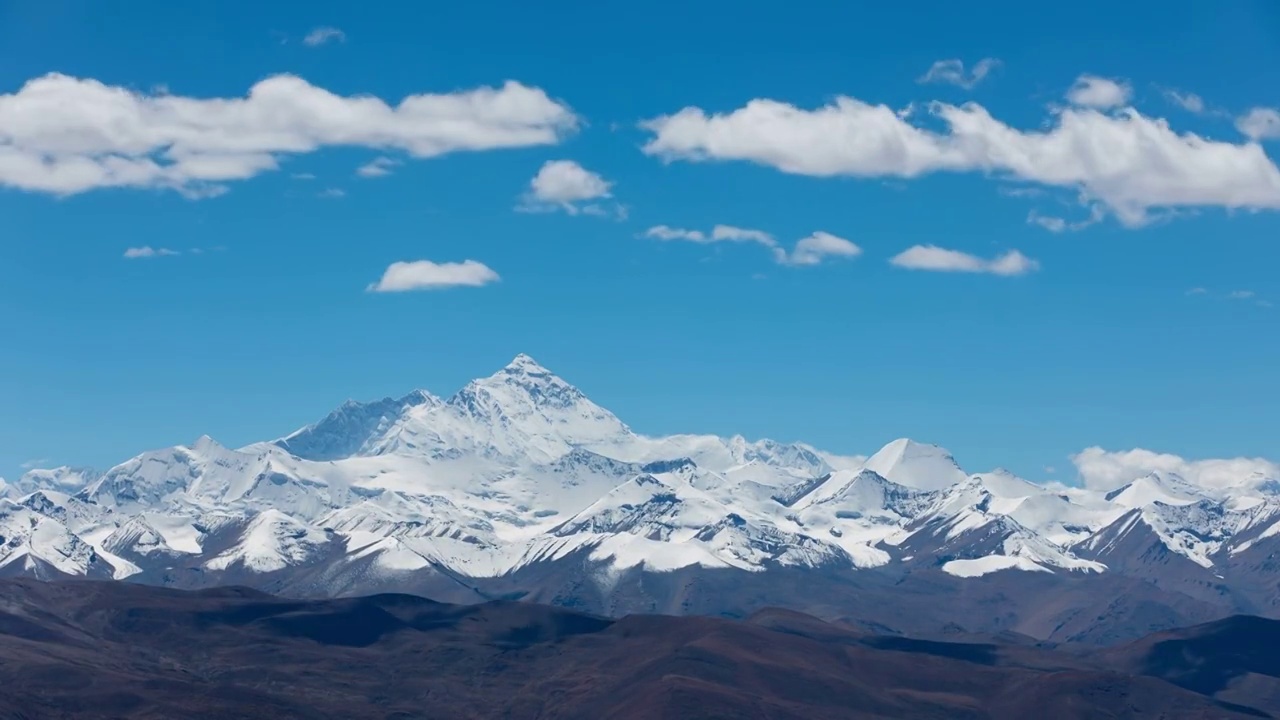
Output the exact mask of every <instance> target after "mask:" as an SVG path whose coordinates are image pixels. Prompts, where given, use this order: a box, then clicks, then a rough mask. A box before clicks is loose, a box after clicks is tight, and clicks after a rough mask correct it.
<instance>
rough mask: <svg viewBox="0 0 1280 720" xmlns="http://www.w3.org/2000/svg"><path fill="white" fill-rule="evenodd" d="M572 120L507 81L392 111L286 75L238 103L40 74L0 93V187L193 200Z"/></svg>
mask: <svg viewBox="0 0 1280 720" xmlns="http://www.w3.org/2000/svg"><path fill="white" fill-rule="evenodd" d="M577 124H578V118H577V117H576V116H575V115H574V114H573V112H572V111H571V110H570V109H569V108H568V107H567V106H565V105H563V104H561V103H559V102H556V101H554V100H552V99H551V98H550V97H548V96H547V94H546V93H545V92H543V91H542V90H540V89H538V88H532V87H528V86H525V85H521V84H520V83H518V82H514V81H508V82H507V83H505V84H504V85H502V86H501V87H496V88H493V87H481V88H477V89H473V90H464V91H458V92H453V93H444V94H422V95H410V96H408V97H406V98H404V99H403V100H401V101H400V102H399V103H398V104H396V105H389V104H387V103H386V102H384V101H382V100H380V99H378V98H376V97H369V96H347V97H344V96H341V95H335V94H333V93H331V92H329V91H327V90H325V89H323V88H319V87H316V86H314V85H311V84H310V83H308V82H307V81H305V80H303V79H302V78H299V77H296V76H293V75H276V76H274V77H270V78H267V79H265V80H262V81H261V82H259V83H257V84H255V85H254V86H253V87H252V88H250V89H249V93H248V94H247V95H246V96H245V97H231V98H194V97H183V96H179V95H169V94H146V93H140V92H136V91H133V90H130V89H127V88H124V87H119V86H112V85H106V84H103V83H101V82H98V81H96V80H90V79H81V78H75V77H70V76H67V75H61V74H56V73H55V74H50V75H45V76H43V77H39V78H36V79H34V80H30V81H28V82H27V83H26V84H25V85H23V86H22V88H21V89H20V90H18V91H17V92H16V93H11V94H7V95H0V186H9V187H15V188H20V189H23V190H31V191H38V192H48V193H54V194H58V195H70V194H74V193H80V192H85V191H88V190H92V189H95V188H103V187H147V188H172V189H175V190H178V191H181V192H183V193H185V194H187V195H189V196H193V197H204V196H208V195H212V194H217V193H219V192H221V191H223V190H224V189H225V186H224V185H223V183H227V182H232V181H235V180H244V179H247V178H251V177H253V176H255V175H258V174H260V173H263V172H268V171H271V170H275V169H277V168H278V157H279V156H281V155H287V154H301V153H309V152H313V151H316V150H318V149H320V148H323V147H329V146H357V147H368V148H376V149H383V150H400V151H403V152H404V153H407V154H408V155H410V156H413V157H418V158H427V157H434V156H437V155H441V154H444V153H450V152H458V151H467V150H491V149H497V148H511V147H525V146H533V145H548V144H553V143H556V142H559V140H560V139H561V138H562V137H564V136H565V135H566V134H567V133H569V132H571V131H573V130H574V129H575V128H576V127H577Z"/></svg>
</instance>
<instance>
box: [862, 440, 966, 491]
mask: <svg viewBox="0 0 1280 720" xmlns="http://www.w3.org/2000/svg"><path fill="white" fill-rule="evenodd" d="M864 467H865V468H866V469H868V470H874V471H875V472H877V473H879V474H880V476H881V477H884V478H885V479H887V480H889V481H891V482H894V483H897V484H899V485H906V486H907V487H910V488H915V489H917V490H941V489H942V488H946V487H950V486H951V485H955V484H957V483H961V482H963V481H964V480H965V479H966V478H967V477H968V476H967V475H966V474H965V472H964V471H963V470H961V469H960V466H959V465H957V464H956V461H955V458H953V457H951V453H949V452H947V451H946V450H945V449H943V448H941V447H938V446H937V445H926V444H924V443H918V442H916V441H914V440H910V439H908V438H899V439H897V440H894V441H893V442H891V443H889V444H888V445H885V446H884V447H883V448H880V450H879V452H877V453H876V454H875V455H872V456H871V457H870V458H868V459H867V462H866V464H865V465H864Z"/></svg>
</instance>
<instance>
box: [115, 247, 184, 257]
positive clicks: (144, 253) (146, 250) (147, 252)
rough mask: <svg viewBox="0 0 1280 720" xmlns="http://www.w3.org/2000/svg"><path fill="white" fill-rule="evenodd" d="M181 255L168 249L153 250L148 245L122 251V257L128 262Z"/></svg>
mask: <svg viewBox="0 0 1280 720" xmlns="http://www.w3.org/2000/svg"><path fill="white" fill-rule="evenodd" d="M181 254H182V253H180V252H178V251H177V250H170V249H169V248H153V247H151V246H149V245H144V246H142V247H131V248H129V249H128V250H125V251H124V256H125V258H126V259H128V260H139V259H142V258H153V257H171V256H173V255H181Z"/></svg>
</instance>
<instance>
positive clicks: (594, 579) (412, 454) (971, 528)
mask: <svg viewBox="0 0 1280 720" xmlns="http://www.w3.org/2000/svg"><path fill="white" fill-rule="evenodd" d="M1278 489H1280V479H1276V478H1261V477H1252V476H1251V477H1247V478H1241V479H1240V481H1239V482H1238V483H1237V484H1235V485H1233V486H1230V487H1228V488H1227V489H1223V488H1222V486H1219V487H1216V488H1201V487H1197V486H1196V485H1195V484H1193V483H1190V482H1188V481H1186V480H1184V479H1183V478H1180V477H1178V476H1176V475H1172V474H1152V475H1147V476H1142V477H1135V478H1132V479H1131V481H1130V482H1128V483H1127V484H1124V485H1122V486H1120V487H1119V488H1117V489H1116V490H1113V491H1111V492H1106V493H1103V492H1096V491H1091V490H1085V489H1082V488H1068V487H1048V486H1043V485H1038V484H1035V483H1032V482H1029V481H1027V480H1024V479H1022V478H1019V477H1017V476H1015V475H1013V474H1012V473H1009V472H1007V471H1004V470H994V471H991V472H984V473H977V474H969V473H967V472H966V471H964V470H963V469H961V467H960V465H959V464H958V463H957V462H956V460H955V458H953V457H952V456H951V455H950V453H948V452H947V451H946V450H944V449H942V448H939V447H937V446H934V445H928V444H923V443H917V442H914V441H912V440H908V439H900V440H894V441H893V442H890V443H888V444H887V445H885V446H884V447H882V448H880V449H879V450H877V451H876V452H874V453H872V454H870V455H869V456H853V457H845V456H839V455H835V454H832V453H827V452H824V451H822V450H819V449H817V448H814V447H812V446H809V445H805V444H802V443H783V442H776V441H773V440H758V441H748V440H747V439H745V438H743V437H741V436H734V437H728V438H722V437H717V436H713V435H672V436H665V437H649V436H644V435H641V434H638V433H636V432H634V431H633V430H632V429H630V428H629V427H628V426H627V425H626V424H625V423H623V422H622V421H621V420H619V419H618V418H617V417H616V416H615V415H613V413H611V412H609V411H608V410H606V409H604V408H602V407H600V406H598V405H596V404H595V403H593V402H592V401H591V400H590V399H588V398H587V396H586V395H585V394H583V393H582V392H581V391H580V390H578V389H577V388H575V387H574V386H573V385H570V384H569V383H568V382H566V381H565V380H563V379H561V378H560V377H558V376H556V375H555V374H554V373H552V372H550V371H549V370H547V369H546V368H544V367H542V366H541V365H539V364H538V363H537V362H535V361H534V360H533V359H532V358H530V357H528V356H526V355H520V356H517V357H516V358H515V359H514V360H513V361H512V362H511V363H510V364H509V365H507V366H506V367H504V368H502V369H501V370H499V371H498V372H497V373H495V374H493V375H491V376H489V377H486V378H481V379H478V380H474V381H472V382H470V383H468V384H467V385H466V386H465V387H463V388H462V389H461V390H459V391H458V392H456V393H454V394H453V395H451V396H448V397H447V398H441V397H438V396H436V395H433V394H431V393H429V392H426V391H423V390H416V391H413V392H411V393H408V394H407V395H405V396H403V397H400V398H384V399H382V400H376V401H373V402H355V401H348V402H346V403H344V404H343V405H342V406H341V407H339V408H338V409H336V410H334V411H333V412H332V413H330V414H329V415H327V416H325V417H324V418H322V419H320V420H319V421H317V422H316V423H314V424H312V425H308V426H307V427H304V428H301V429H299V430H297V431H295V432H293V433H290V434H287V435H285V436H283V437H281V438H279V439H277V440H273V441H266V442H260V443H255V444H252V445H249V446H246V447H243V448H239V449H232V448H227V447H224V446H222V445H220V444H218V443H217V442H216V441H214V440H213V439H211V438H208V437H203V438H200V439H198V440H197V441H195V442H193V443H192V444H190V445H186V446H178V447H172V448H164V449H159V450H152V451H148V452H144V453H142V454H140V455H137V456H135V457H133V458H131V459H128V460H126V461H124V462H123V463H121V464H119V465H117V466H115V467H113V468H110V469H108V470H107V471H106V472H103V473H96V472H93V471H90V470H84V469H73V468H56V469H52V470H33V471H31V472H28V473H27V474H25V475H23V476H22V477H21V478H20V479H19V480H18V481H16V482H14V483H12V484H9V485H0V498H3V499H2V500H0V574H6V575H12V574H31V575H37V576H40V577H52V576H59V575H70V576H78V577H112V578H123V577H129V578H131V579H133V580H139V581H142V582H156V583H166V584H181V585H212V584H217V583H220V582H231V581H234V582H238V583H248V584H261V585H264V586H269V587H270V588H271V589H286V590H287V589H291V588H292V589H293V590H295V591H297V592H301V593H312V594H342V593H352V592H362V591H372V590H377V589H389V588H390V589H395V588H418V587H426V586H425V585H423V584H422V583H424V582H426V580H427V579H430V581H431V582H432V583H436V584H434V585H430V587H431V588H433V589H439V588H443V587H446V584H447V586H448V587H449V588H452V589H453V590H456V591H457V592H463V593H466V592H472V593H474V592H480V590H479V588H480V587H481V586H485V587H490V586H493V587H497V586H501V587H504V588H507V590H506V591H514V592H525V591H527V588H525V587H524V586H522V585H520V583H522V582H526V581H525V580H521V578H529V577H534V576H539V577H545V576H549V575H551V576H555V577H557V578H561V580H559V581H558V582H562V583H563V584H564V586H565V587H568V588H571V589H570V590H568V591H564V592H562V593H561V594H559V595H557V596H556V597H555V598H554V599H555V600H556V601H563V602H570V603H572V602H575V601H576V600H575V597H577V596H578V595H581V594H582V593H588V592H600V591H601V588H607V587H615V586H616V585H617V583H618V582H619V581H620V580H619V578H621V577H622V574H625V573H627V572H639V573H642V574H645V573H648V574H653V573H658V574H662V573H674V572H676V571H682V572H684V571H687V572H700V571H708V572H710V571H715V572H722V573H723V572H727V573H735V572H745V573H750V574H751V575H753V576H762V574H764V575H767V574H768V573H769V572H770V571H772V570H778V571H784V570H785V571H787V572H793V571H797V570H807V571H811V572H813V573H824V574H826V575H824V577H828V576H831V574H832V573H835V574H837V575H839V576H840V577H846V576H847V577H849V578H856V577H858V576H857V573H868V572H876V573H881V574H883V573H886V572H888V573H911V572H934V573H937V574H938V575H939V576H940V577H947V578H955V579H956V580H955V581H957V582H960V581H965V582H972V581H974V579H975V578H978V577H991V576H993V574H994V575H998V576H999V577H1003V578H1009V577H1013V578H1016V577H1018V576H1019V575H1020V574H1026V575H1027V576H1031V575H1040V576H1055V577H1061V578H1077V579H1079V578H1087V577H1094V576H1105V575H1108V574H1112V575H1114V574H1117V573H1119V574H1124V575H1132V576H1134V577H1139V578H1145V579H1151V578H1154V577H1158V576H1159V575H1160V573H1161V572H1163V571H1164V570H1163V568H1168V567H1171V566H1175V565H1176V566H1177V567H1179V568H1181V569H1180V570H1179V571H1178V572H1179V573H1182V574H1183V575H1185V576H1187V577H1189V578H1191V580H1189V581H1188V582H1193V583H1203V584H1206V585H1212V584H1213V583H1215V582H1220V581H1222V578H1223V574H1224V573H1226V574H1230V573H1231V572H1246V571H1245V570H1242V569H1240V568H1246V567H1247V568H1259V567H1266V566H1267V565H1266V560H1265V557H1263V556H1261V555H1259V553H1260V552H1262V551H1263V549H1264V548H1271V547H1273V546H1275V547H1277V548H1280V540H1277V539H1276V538H1280V493H1278V492H1277V490H1278ZM1268 552H1270V551H1268ZM1233 568H1234V570H1233ZM1250 572H1252V571H1250ZM682 577H683V576H682ZM717 577H721V576H719V575H718V576H717ZM1214 578H1217V579H1214ZM589 589H590V590H589ZM566 593H567V594H566ZM575 594H577V595H575Z"/></svg>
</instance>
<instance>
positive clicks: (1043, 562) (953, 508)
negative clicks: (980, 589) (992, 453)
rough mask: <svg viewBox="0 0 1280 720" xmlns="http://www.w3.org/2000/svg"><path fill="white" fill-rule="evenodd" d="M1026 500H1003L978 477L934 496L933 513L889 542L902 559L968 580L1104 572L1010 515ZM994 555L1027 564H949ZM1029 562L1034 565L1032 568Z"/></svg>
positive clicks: (1007, 562)
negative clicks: (982, 572) (1005, 573)
mask: <svg viewBox="0 0 1280 720" xmlns="http://www.w3.org/2000/svg"><path fill="white" fill-rule="evenodd" d="M1024 501H1025V498H998V497H996V496H995V495H994V494H993V493H992V492H991V491H990V490H988V489H987V488H986V487H985V485H984V483H983V482H982V480H981V478H979V477H977V476H975V477H972V478H967V479H966V480H965V481H964V482H962V483H958V484H956V485H953V486H951V487H950V488H947V489H946V490H943V491H939V492H937V493H936V494H935V498H934V499H933V502H932V504H931V505H930V507H929V509H928V510H927V511H926V512H925V513H924V514H922V515H921V516H919V517H917V518H916V519H915V520H913V521H912V522H911V523H910V524H909V525H908V526H907V527H906V529H905V530H904V532H903V533H902V534H900V535H898V536H896V537H893V538H891V539H890V540H889V541H888V542H889V543H890V544H893V545H896V546H897V550H898V552H899V553H900V555H904V556H907V557H911V558H913V559H916V560H917V562H919V561H923V560H924V559H925V558H933V559H934V561H935V562H940V563H941V564H942V565H943V570H944V571H946V572H954V573H956V574H960V575H961V576H965V577H968V576H969V575H967V574H966V573H972V572H974V571H975V568H976V569H986V570H992V569H1022V570H1028V569H1030V570H1035V569H1049V570H1051V571H1052V570H1054V569H1063V570H1071V571H1085V572H1102V571H1104V570H1105V569H1106V568H1105V566H1104V565H1102V564H1101V563H1098V562H1095V561H1090V560H1085V559H1082V558H1079V557H1077V556H1075V555H1074V554H1072V553H1071V552H1070V551H1069V550H1068V549H1066V548H1065V547H1063V546H1061V545H1058V544H1056V543H1054V542H1052V541H1050V540H1049V539H1047V538H1045V537H1044V536H1043V535H1042V534H1040V533H1038V532H1036V531H1035V530H1034V529H1032V528H1029V527H1027V526H1025V525H1023V524H1022V523H1020V522H1019V521H1018V520H1016V519H1015V518H1014V517H1013V516H1012V515H1011V514H1010V513H1011V511H1014V510H1016V509H1017V508H1018V507H1019V506H1020V505H1021V504H1022V503H1023V502H1024ZM990 557H1004V558H1021V559H1022V560H1024V561H1026V562H1013V561H1009V560H987V561H986V562H985V563H979V564H977V565H972V564H962V565H952V566H950V568H951V569H950V570H948V564H949V563H950V562H951V561H953V560H979V559H983V558H990ZM1027 563H1031V564H1033V565H1035V566H1036V567H1035V568H1032V567H1030V565H1028V564H1027Z"/></svg>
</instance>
